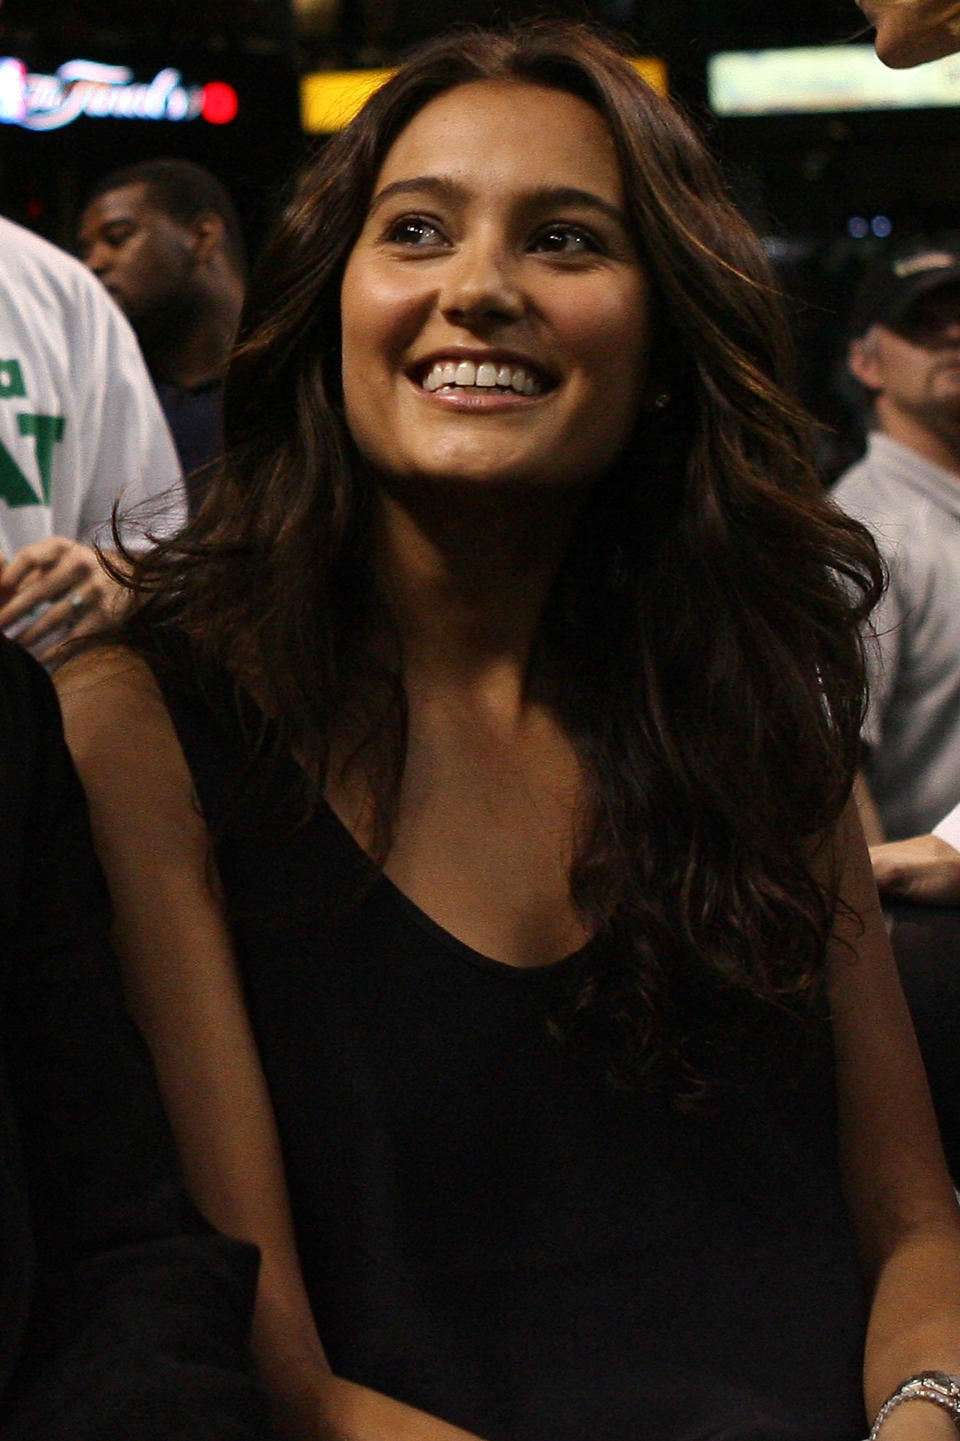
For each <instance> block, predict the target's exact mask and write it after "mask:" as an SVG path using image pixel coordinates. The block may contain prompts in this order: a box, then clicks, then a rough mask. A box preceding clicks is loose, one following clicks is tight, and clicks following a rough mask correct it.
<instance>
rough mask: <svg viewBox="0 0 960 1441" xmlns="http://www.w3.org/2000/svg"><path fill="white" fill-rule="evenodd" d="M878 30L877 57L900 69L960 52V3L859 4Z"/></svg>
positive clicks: (869, 0) (903, 0)
mask: <svg viewBox="0 0 960 1441" xmlns="http://www.w3.org/2000/svg"><path fill="white" fill-rule="evenodd" d="M857 4H858V5H859V6H860V9H861V10H862V11H863V13H864V15H866V17H867V19H868V20H869V21H870V24H871V25H875V26H876V29H877V39H876V44H877V54H878V55H879V56H880V59H881V60H883V61H885V62H886V63H887V65H892V66H894V67H895V68H896V69H901V68H905V67H907V66H910V65H922V64H923V63H924V61H926V60H938V59H939V58H940V57H941V56H943V55H952V54H953V53H954V51H956V50H960V0H857Z"/></svg>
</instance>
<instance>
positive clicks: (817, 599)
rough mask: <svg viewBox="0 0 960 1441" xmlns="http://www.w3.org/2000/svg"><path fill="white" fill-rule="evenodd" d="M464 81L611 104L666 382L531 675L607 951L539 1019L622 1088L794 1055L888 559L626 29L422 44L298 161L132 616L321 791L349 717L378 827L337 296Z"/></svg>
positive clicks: (718, 206)
mask: <svg viewBox="0 0 960 1441" xmlns="http://www.w3.org/2000/svg"><path fill="white" fill-rule="evenodd" d="M475 80H497V81H515V82H532V83H535V84H537V85H541V86H546V87H552V88H556V89H559V90H563V91H568V92H570V93H571V94H573V95H576V96H579V97H580V98H581V99H583V100H586V101H587V102H588V103H589V104H591V105H592V106H594V107H595V108H596V110H597V111H598V112H599V113H600V114H601V115H602V116H603V117H604V118H605V120H606V122H607V124H608V125H609V127H610V131H611V133H612V135H613V138H614V141H615V144H616V149H617V154H618V156H619V161H620V166H621V168H622V173H623V180H624V191H625V195H626V204H627V209H628V213H629V218H630V221H631V224H632V227H633V231H634V238H635V241H636V244H637V246H638V249H639V254H640V258H641V261H642V263H643V265H644V266H645V268H646V271H647V273H648V276H649V278H650V281H651V283H652V286H653V288H654V292H655V303H656V309H655V313H656V315H657V317H658V322H657V335H656V339H655V344H654V355H653V359H652V362H651V371H652V373H653V374H654V375H655V376H656V377H657V379H658V382H661V383H662V385H663V388H664V389H665V390H667V391H669V392H670V394H671V397H672V400H671V404H670V405H669V406H668V407H667V408H666V409H665V410H663V411H662V412H661V413H658V414H657V415H655V416H654V417H653V418H650V417H645V418H643V419H642V420H641V421H640V422H639V423H638V427H637V430H636V433H635V435H634V436H633V437H632V440H631V442H630V443H629V445H628V446H627V448H626V450H625V452H624V454H623V455H622V456H621V457H620V459H619V461H618V462H617V464H616V466H615V467H614V469H613V471H612V472H611V473H610V474H609V475H607V476H606V477H605V478H604V479H602V480H601V481H600V482H598V483H597V484H596V486H595V487H594V490H593V492H592V494H591V498H590V501H589V504H588V507H587V511H586V514H585V517H584V522H583V525H582V526H581V527H580V528H579V529H578V532H577V536H576V540H575V543H574V544H573V546H572V547H571V549H570V551H569V553H568V555H567V556H566V558H565V560H564V562H563V563H562V565H561V568H560V571H559V574H558V575H557V577H556V581H555V584H554V586H553V590H552V593H551V595H550V598H549V602H548V604H547V607H546V610H545V613H544V615H543V618H542V622H541V626H540V633H539V635H538V637H537V644H536V647H535V656H534V661H533V665H534V666H535V668H536V671H537V676H538V687H539V688H541V690H543V691H545V692H546V694H547V695H548V696H549V698H550V701H551V703H552V704H553V705H554V706H555V708H556V710H557V712H558V714H559V716H560V718H561V721H562V723H563V725H564V726H565V728H566V730H567V731H568V733H569V735H570V737H571V738H572V741H573V743H574V745H575V747H576V750H577V753H578V756H579V759H580V762H581V765H582V770H583V774H584V776H585V778H586V787H587V793H588V798H587V803H586V809H585V814H584V816H583V817H582V818H581V821H580V823H579V825H578V830H577V835H578V840H577V849H576V858H575V861H574V864H573V868H572V874H571V888H572V895H573V898H574V900H575V903H576V904H577V906H578V907H579V909H580V911H581V912H582V914H583V915H584V917H585V918H586V919H587V920H588V922H589V924H590V926H591V927H592V929H593V930H594V931H596V932H597V933H599V935H600V936H601V937H603V938H604V942H605V943H604V944H602V945H600V946H598V947H597V948H596V951H595V957H596V960H595V962H594V964H593V965H592V967H591V969H590V971H589V973H588V974H587V976H586V978H585V979H583V978H581V982H580V984H579V985H578V987H577V989H576V994H573V995H571V996H570V997H569V1003H568V1004H567V1005H566V1007H565V1008H564V1011H563V1015H562V1016H561V1017H559V1018H558V1021H557V1024H558V1026H559V1027H560V1029H561V1030H562V1031H563V1033H564V1035H565V1036H567V1038H568V1039H569V1041H570V1042H571V1044H577V1045H582V1046H583V1047H584V1048H585V1050H586V1052H587V1053H589V1054H591V1055H592V1056H594V1057H601V1058H602V1061H603V1065H604V1067H605V1069H606V1071H607V1072H608V1074H609V1075H611V1076H613V1077H614V1078H615V1079H618V1080H620V1081H629V1082H631V1083H633V1084H636V1083H640V1082H642V1083H644V1084H654V1083H657V1084H663V1085H666V1086H667V1087H668V1088H669V1089H670V1090H671V1092H672V1094H674V1095H675V1096H692V1095H695V1094H696V1093H697V1092H698V1091H699V1090H701V1089H702V1088H703V1087H704V1085H706V1084H709V1082H710V1080H711V1078H712V1077H713V1076H714V1075H715V1074H717V1073H719V1072H720V1071H721V1070H722V1069H723V1067H724V1065H725V1064H726V1060H725V1058H729V1057H731V1056H733V1055H734V1054H739V1055H741V1056H743V1055H744V1054H746V1053H748V1052H750V1050H751V1045H750V1044H747V1040H749V1038H755V1037H758V1036H761V1035H763V1036H767V1037H772V1038H773V1046H774V1048H776V1049H780V1048H781V1047H782V1039H783V1034H784V1027H786V1028H787V1029H788V1030H789V1028H790V1027H791V1026H793V1027H794V1029H802V1027H799V1028H798V1027H796V1026H795V1025H794V1023H795V1019H796V1018H797V1017H804V1016H810V1015H814V1014H817V1013H818V1008H819V1006H820V1003H821V996H822V978H823V970H824V957H825V950H826V943H827V939H828V936H829V932H830V928H831V924H832V919H833V912H834V909H835V904H836V902H835V900H834V897H833V895H832V888H831V886H830V884H829V883H828V884H827V885H826V886H824V885H823V884H822V877H821V880H816V879H814V877H813V876H812V874H811V854H812V852H813V851H814V850H816V849H817V847H820V848H821V851H822V853H823V854H826V855H828V854H829V842H828V841H827V840H825V838H828V837H829V836H830V833H831V829H832V827H833V826H834V824H835V822H836V821H837V818H838V816H839V814H840V812H841V810H842V808H843V806H844V804H845V802H846V800H847V798H848V796H849V794H850V789H851V784H852V779H853V775H854V772H855V769H856V765H857V758H858V745H859V730H860V723H861V719H862V710H863V693H864V676H863V660H862V653H861V642H860V632H861V627H862V626H863V623H864V621H865V619H866V617H867V615H868V614H869V611H870V610H871V608H872V606H873V605H874V604H875V602H876V600H877V598H878V596H879V594H880V590H881V585H882V572H881V565H880V562H879V560H878V557H877V553H876V550H875V547H874V545H873V543H872V541H871V540H870V538H869V536H868V535H867V533H866V532H865V531H864V530H863V529H862V528H861V527H860V526H858V525H857V524H856V523H854V522H853V521H851V520H849V519H847V518H846V517H844V516H843V515H842V514H840V513H839V512H838V511H837V510H836V509H835V508H834V507H833V506H832V505H831V504H830V503H829V502H828V501H827V500H826V499H825V498H824V497H823V494H822V492H821V488H820V485H819V482H818V479H817V476H816V474H815V471H814V468H813V464H812V460H811V445H810V423H809V421H808V418H807V417H806V415H805V414H804V412H803V411H802V409H801V407H800V406H799V405H798V403H797V402H796V401H795V400H794V399H793V398H792V395H791V392H790V381H791V344H790V338H789V334H788V330H787V326H786V322H785V318H784V313H783V310H782V308H781V302H780V298H779V296H778V293H777V287H776V284H775V281H774V279H773V276H772V274H771V272H770V269H769V266H768V264H767V261H766V258H765V255H764V251H763V248H762V245H761V244H760V242H759V241H758V239H757V238H756V236H755V235H754V234H753V233H752V231H751V230H750V228H749V227H748V226H747V225H746V223H745V222H744V220H743V219H742V218H741V216H740V215H739V214H738V213H737V211H736V210H735V209H734V208H733V207H732V205H731V203H730V202H729V200H728V198H727V195H726V193H725V190H724V186H723V184H722V181H721V179H720V177H719V175H718V172H717V170H716V168H715V166H714V164H713V163H712V161H711V159H710V158H709V156H708V155H707V153H706V152H705V150H704V147H703V145H702V144H701V142H700V141H699V139H698V138H697V137H696V135H695V134H694V133H693V131H692V130H691V128H690V126H689V125H688V124H687V122H686V121H685V120H684V118H683V117H682V116H681V115H680V114H679V112H678V111H677V109H676V108H675V107H674V106H673V105H672V104H671V103H670V102H669V101H667V100H665V99H663V98H662V97H660V96H659V95H657V94H655V93H654V92H653V91H652V90H651V89H650V88H649V87H648V86H647V85H646V84H645V83H644V82H643V80H642V79H641V78H640V77H639V75H638V74H637V73H636V71H635V70H634V69H633V68H632V67H631V65H630V64H629V62H628V61H627V59H626V58H625V57H624V56H623V55H622V54H621V53H620V52H619V51H618V49H617V48H616V45H615V44H613V43H611V42H610V41H609V40H607V39H606V38H603V37H601V36H599V35H597V34H596V33H594V32H593V31H591V30H587V29H585V28H583V27H580V26H571V25H568V24H556V23H539V24H533V25H526V26H523V27H520V28H516V29H513V30H510V31H509V32H506V33H486V32H481V33H464V34H461V35H458V36H454V37H453V38H444V39H441V40H438V41H436V42H435V43H433V44H430V45H428V46H426V47H425V48H424V49H422V50H421V51H419V52H418V53H417V54H416V55H415V56H414V57H413V58H412V59H411V60H410V61H409V63H408V64H406V65H405V66H403V67H402V68H401V69H400V71H399V72H398V73H397V74H396V75H395V76H394V78H392V79H391V80H390V81H389V82H388V83H387V84H386V85H385V86H384V87H383V88H382V89H381V90H380V91H378V92H377V93H376V94H375V95H374V96H373V98H372V99H371V100H370V101H369V102H368V104H367V105H366V106H365V108H364V109H363V110H362V111H361V113H360V114H359V115H358V117H357V118H356V119H355V120H354V121H353V122H352V123H351V124H350V125H349V126H347V128H346V129H345V130H343V131H342V132H341V133H340V134H338V135H337V136H336V137H335V138H334V139H332V140H330V141H329V142H328V143H327V144H326V145H325V146H324V147H323V149H322V150H321V151H320V153H319V154H318V155H317V157H316V158H315V159H314V160H313V161H312V163H310V164H309V165H308V166H307V168H306V169H305V171H304V172H303V174H302V175H301V177H300V179H299V182H298V184H297V186H296V190H295V193H294V194H293V197H292V199H291V201H290V203H289V205H288V207H287V209H286V212H285V214H284V215H283V217H282V219H281V221H280V223H279V226H278V228H277V230H276V232H275V234H274V236H273V239H272V241H271V242H270V243H269V245H268V247H267V248H266V250H265V252H264V254H263V256H262V257H261V259H260V262H259V264H258V266H257V268H256V271H255V274H254V277H253V281H252V285H251V288H250V293H249V297H248V300H247V305H246V309H245V313H244V317H243V320H242V323H241V331H240V336H239V341H238V344H237V348H236V351H235V354H234V356H233V359H232V362H231V365H230V369H229V374H228V379H227V387H226V439H227V454H226V459H225V462H224V465H223V468H222V471H221V473H220V475H219V477H218V478H217V480H216V481H215V483H214V484H213V485H212V486H211V489H210V492H209V495H208V498H207V500H206V503H205V504H204V506H203V508H202V510H201V511H200V513H199V514H198V516H197V517H196V518H195V519H194V520H193V522H192V523H191V524H190V525H189V526H188V527H187V529H186V530H184V531H183V532H182V533H181V534H180V535H179V536H177V537H176V538H174V539H172V540H169V541H167V542H165V543H163V544H161V545H159V546H158V547H157V549H156V550H154V551H153V552H152V553H151V554H148V555H147V556H145V557H143V558H142V559H140V560H138V561H137V563H136V566H135V571H134V576H133V588H134V595H135V601H134V606H133V609H132V611H131V614H130V616H129V619H128V620H127V622H126V625H125V636H126V639H127V641H128V642H129V643H130V644H132V645H134V646H136V647H138V648H142V649H144V650H145V651H148V652H150V653H153V654H156V653H157V652H158V651H162V650H163V647H164V637H165V635H167V634H168V633H169V632H171V631H179V632H184V631H185V632H186V633H187V634H188V635H189V637H190V638H191V640H192V642H193V647H192V650H193V654H195V655H196V656H198V657H200V659H201V662H202V663H203V664H206V663H207V662H213V663H216V664H219V665H222V666H225V667H226V668H227V670H228V671H229V672H230V674H231V675H232V676H233V678H234V680H235V681H236V683H237V686H238V688H249V689H252V690H253V691H254V692H255V694H256V695H257V696H258V698H259V699H260V701H261V703H262V705H263V706H264V708H265V709H266V710H267V712H268V713H269V714H270V715H271V716H272V717H274V718H275V721H276V727H275V730H274V734H275V736H276V743H277V746H278V747H279V748H280V749H282V750H284V751H287V752H293V753H295V754H296V755H297V756H298V757H299V758H300V759H301V761H303V762H304V763H305V765H306V770H307V773H308V774H309V775H310V776H311V777H312V778H313V797H312V798H313V800H314V801H316V800H317V799H318V798H319V793H320V792H321V791H322V788H323V784H324V780H325V777H326V775H327V772H328V766H329V763H330V746H331V737H332V735H333V734H334V731H335V728H337V727H341V728H342V726H343V723H344V718H345V717H346V716H350V717H351V719H352V720H355V719H356V717H357V716H360V717H362V719H363V728H364V734H365V736H366V737H367V742H368V743H367V744H365V745H363V746H361V748H360V749H359V751H358V752H357V757H356V758H357V762H358V763H359V764H362V765H364V766H365V767H366V769H367V779H368V782H369V785H370V786H371V788H372V790H373V793H374V797H375V800H376V805H377V811H378V815H379V818H380V822H381V825H380V830H379V834H380V837H381V842H382V844H381V850H382V851H383V852H384V853H385V852H386V851H387V850H388V849H389V835H390V823H391V819H392V815H393V807H394V805H395V802H396V796H397V792H398V784H399V777H400V776H401V774H402V770H403V764H404V748H405V714H406V713H405V706H404V694H403V670H402V660H401V658H400V656H399V652H398V655H397V658H396V661H395V663H392V664H386V665H385V664H384V662H383V659H382V655H381V656H380V657H379V658H377V657H376V656H375V655H374V654H373V651H372V648H371V647H369V646H368V644H367V640H368V634H369V630H370V624H371V617H372V616H373V614H374V611H375V610H376V609H377V608H378V607H380V608H382V607H383V606H384V605H385V604H386V602H385V600H384V598H383V596H382V595H380V594H379V593H378V589H377V585H376V578H375V576H373V575H372V574H371V570H370V567H369V564H368V547H367V537H368V524H369V517H370V512H371V494H370V484H369V481H368V479H367V477H366V475H365V473H364V470H363V468H362V466H361V465H360V463H359V458H358V455H357V451H356V448H355V446H354V444H353V441H352V439H351V436H350V433H349V430H348V428H347V426H346V423H345V420H344V414H343V407H342V404H341V381H340V318H339V306H340V300H339V295H340V285H341V279H342V276H343V271H344V266H345V264H346V261H347V257H348V256H349V254H350V251H351V249H352V247H353V245H354V242H355V240H356V239H357V236H358V234H359V232H360V230H361V227H362V225H363V223H364V220H365V216H366V211H367V207H368V204H369V200H370V197H371V193H372V191H373V187H374V183H375V180H376V177H377V174H378V172H379V170H380V168H381V165H382V163H383V161H384V158H385V156H386V153H387V151H388V150H389V148H390V146H391V144H392V143H393V141H394V140H395V138H396V137H397V136H398V135H399V133H400V131H401V130H402V129H403V128H404V126H405V125H406V124H407V123H408V121H409V120H410V119H411V118H412V116H414V115H415V114H416V113H417V112H418V111H419V110H420V109H421V108H422V107H423V106H424V105H425V104H426V103H427V102H428V101H429V100H431V99H432V98H433V97H435V96H436V95H438V94H440V93H441V92H443V91H446V90H449V89H451V88H452V87H454V86H457V85H461V84H464V83H467V82H470V81H475ZM274 758H275V757H274ZM260 760H261V762H262V764H261V766H260V769H261V773H262V771H263V767H264V766H265V767H266V768H267V769H268V770H269V768H270V766H271V764H272V762H271V757H270V756H269V755H267V756H263V757H261V758H260ZM745 1048H746V1049H745Z"/></svg>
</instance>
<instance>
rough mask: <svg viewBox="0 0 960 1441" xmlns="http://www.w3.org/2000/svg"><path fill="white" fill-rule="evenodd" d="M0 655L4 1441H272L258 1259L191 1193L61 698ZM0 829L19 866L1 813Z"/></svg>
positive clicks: (0, 1433) (38, 674) (30, 669)
mask: <svg viewBox="0 0 960 1441" xmlns="http://www.w3.org/2000/svg"><path fill="white" fill-rule="evenodd" d="M2 661H3V663H2V665H0V685H3V686H5V693H4V697H3V701H2V703H0V720H2V721H3V722H4V723H5V724H4V725H2V726H0V746H2V745H3V741H4V736H5V735H6V737H7V738H9V737H11V735H12V731H11V730H10V729H8V727H9V726H10V724H11V721H19V723H20V725H21V726H22V727H23V728H24V729H23V731H22V732H21V733H20V737H19V743H18V746H14V747H13V748H14V749H19V766H18V771H17V777H18V779H17V781H16V782H14V783H12V784H11V786H8V787H7V788H6V789H7V790H11V789H12V790H13V791H16V790H17V789H18V786H19V788H20V790H21V796H20V799H22V800H23V801H24V802H25V809H24V811H23V825H22V830H21V833H20V835H19V837H17V841H18V842H19V843H22V844H20V846H19V850H20V858H19V881H18V890H17V899H18V901H19V908H18V913H17V915H16V916H15V917H8V919H9V920H10V922H11V923H10V924H9V925H8V926H7V927H6V934H5V936H4V937H2V938H0V947H2V950H3V952H4V954H3V955H2V959H0V964H2V966H3V968H4V969H3V976H4V986H3V997H2V1004H3V1010H2V1045H3V1059H4V1062H5V1067H6V1073H7V1079H8V1083H9V1088H10V1092H11V1095H12V1099H13V1105H14V1108H15V1112H16V1114H17V1117H18V1123H19V1133H20V1144H21V1151H22V1171H23V1176H24V1178H25V1184H26V1188H27V1191H28V1195H29V1202H30V1210H31V1214H32V1222H33V1233H34V1242H35V1252H36V1258H37V1260H36V1273H35V1278H34V1287H33V1292H34V1304H33V1308H32V1316H31V1321H30V1326H29V1329H28V1332H27V1336H26V1340H25V1345H24V1347H23V1352H22V1356H21V1361H20V1365H19V1368H18V1371H17V1373H16V1374H15V1376H14V1379H13V1382H12V1384H11V1386H10V1388H9V1391H8V1397H7V1401H6V1404H5V1409H4V1412H3V1418H2V1422H0V1438H2V1441H60V1438H63V1441H67V1438H70V1441H114V1438H116V1441H120V1438H129V1441H134V1438H136V1441H153V1438H156V1441H174V1438H176V1441H234V1438H236V1441H240V1438H244V1441H251V1438H254V1437H263V1436H265V1435H266V1431H265V1429H264V1422H263V1409H262V1404H261V1398H260V1395H259V1391H258V1389H257V1386H256V1382H255V1380H254V1378H253V1373H252V1368H251V1365H250V1359H249V1353H248V1348H247V1338H248V1325H249V1319H250V1314H251V1308H252V1300H253V1292H254V1287H255V1281H256V1268H257V1260H256V1254H255V1252H254V1250H253V1249H252V1248H251V1247H248V1246H244V1245H241V1244H239V1243H236V1242H232V1241H228V1240H227V1239H225V1238H224V1237H221V1236H219V1235H217V1234H215V1233H214V1232H213V1231H212V1230H211V1229H210V1228H209V1227H207V1226H206V1225H205V1224H204V1223H203V1221H202V1220H201V1219H200V1218H199V1217H198V1216H197V1215H196V1214H195V1213H193V1212H190V1211H189V1210H188V1208H187V1207H186V1204H185V1202H184V1200H183V1193H182V1190H181V1188H180V1185H179V1181H178V1179H177V1173H176V1166H175V1161H174V1153H173V1147H172V1142H171V1139H170V1136H169V1133H168V1131H167V1128H166V1125H165V1122H164V1118H163V1115H162V1111H161V1108H160V1104H159V1100H158V1097H157V1094H156V1090H155V1087H154V1084H153V1080H152V1075H151V1072H150V1069H149V1065H148V1062H147V1059H146V1056H145V1052H144V1049H143V1047H142V1044H141V1043H140V1040H139V1037H138V1036H137V1034H136V1032H135V1031H134V1030H133V1027H132V1026H131V1024H130V1023H129V1021H128V1020H127V1018H126V1015H125V1012H124V1010H123V1007H122V1002H121V999H120V990H119V983H118V978H117V973H116V967H115V962H114V958H113V955H112V952H111V950H110V947H109V945H108V943H107V940H106V934H107V929H106V928H107V924H108V905H107V898H106V893H105V889H104V885H103V881H102V878H101V876H100V872H99V869H98V867H97V864H96V861H95V859H94V857H93V852H92V846H91V842H90V837H89V832H88V826H87V817H86V804H85V801H84V797H83V794H82V790H81V788H80V785H79V781H78V780H77V777H76V774H75V772H74V770H73V766H72V764H71V762H70V758H69V755H68V753H67V751H66V747H65V744H64V741H63V735H62V731H61V726H60V718H59V711H58V708H57V704H56V699H55V697H54V695H53V692H52V688H51V686H50V684H49V681H48V680H47V677H46V676H45V675H44V674H43V672H42V671H41V670H40V669H39V667H34V666H33V665H32V663H31V664H30V665H29V666H26V658H24V661H23V662H20V661H18V662H17V665H16V674H15V676H14V677H13V681H12V682H10V681H9V678H8V675H7V671H9V669H10V666H11V661H10V658H9V656H8V655H7V654H6V652H4V655H3V657H2ZM11 696H13V697H14V698H15V700H16V702H17V704H16V706H14V707H11ZM17 712H19V714H17ZM27 737H29V745H27V744H25V743H24V742H25V738H27ZM11 744H12V742H11ZM7 774H8V775H9V774H10V772H9V771H8V772H7ZM3 776H4V770H3V768H2V766H0V792H2V791H3V789H4V788H3V786H2V781H3ZM7 799H8V797H7V796H5V795H3V794H0V805H4V804H5V803H6V801H7ZM131 803H133V804H135V798H131ZM0 834H2V838H3V840H4V843H5V847H6V849H7V851H8V853H9V854H10V856H11V860H12V862H13V863H14V864H16V863H17V857H16V852H17V850H18V845H16V844H12V843H11V811H10V808H9V807H7V809H6V810H5V812H4V823H3V829H2V832H0ZM2 865H3V857H2V856H0V866H2ZM8 899H9V897H8ZM2 1244H3V1240H2V1237H0V1245H2Z"/></svg>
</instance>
